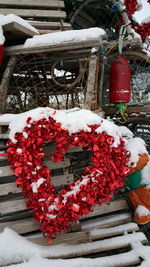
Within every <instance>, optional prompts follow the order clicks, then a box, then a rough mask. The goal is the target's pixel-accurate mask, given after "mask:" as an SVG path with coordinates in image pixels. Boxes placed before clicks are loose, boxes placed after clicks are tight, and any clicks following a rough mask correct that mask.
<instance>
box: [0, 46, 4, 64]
mask: <svg viewBox="0 0 150 267" xmlns="http://www.w3.org/2000/svg"><path fill="white" fill-rule="evenodd" d="M3 49H4V45H3V44H0V65H1V64H2V61H3Z"/></svg>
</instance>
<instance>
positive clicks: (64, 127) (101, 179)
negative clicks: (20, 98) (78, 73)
mask: <svg viewBox="0 0 150 267" xmlns="http://www.w3.org/2000/svg"><path fill="white" fill-rule="evenodd" d="M35 111H36V112H35ZM35 111H34V112H33V113H32V112H29V113H27V114H26V113H25V114H26V115H25V116H24V117H23V116H21V119H20V120H18V121H17V122H15V123H14V124H13V125H14V126H12V125H10V128H11V134H12V136H11V140H9V141H8V142H9V148H8V150H7V152H8V161H10V162H12V165H11V168H12V169H13V170H14V172H15V175H16V176H17V177H18V179H17V185H18V186H19V187H22V193H23V195H24V196H26V197H27V199H28V201H27V202H26V205H27V207H28V208H29V209H32V210H33V211H34V219H35V220H37V221H39V222H40V229H41V230H42V231H43V232H44V236H46V237H48V238H55V237H56V235H57V233H61V232H65V231H66V227H67V226H68V225H71V224H73V223H75V222H76V220H77V219H79V218H80V217H81V216H82V215H83V214H87V213H89V212H91V211H92V207H93V206H94V205H95V204H96V203H98V204H99V205H101V204H102V202H103V201H110V195H111V194H114V193H115V192H116V189H117V188H119V187H121V186H123V178H124V177H125V176H127V173H128V167H127V163H128V160H129V153H128V152H127V151H126V149H125V145H124V141H123V139H122V138H121V134H120V133H119V127H118V126H116V125H115V124H113V123H112V122H110V121H108V120H105V119H102V118H100V117H99V116H98V115H96V114H94V113H92V112H91V111H88V110H81V111H75V112H70V113H69V112H67V111H66V112H64V111H62V112H61V111H54V110H52V109H49V108H41V109H36V110H35ZM35 114H36V116H35ZM28 116H30V117H28ZM27 117H28V119H26V118H27ZM36 118H37V120H36ZM23 121H24V122H23ZM17 123H18V125H21V126H19V127H20V128H19V130H18V128H17ZM24 124H25V125H24ZM21 127H22V128H21ZM45 141H49V142H52V141H53V142H55V144H56V152H55V154H53V155H52V160H53V161H62V160H63V157H64V154H65V152H66V151H67V150H68V148H69V147H72V146H78V147H79V146H80V147H82V148H83V149H84V150H87V149H90V150H91V151H92V160H93V164H92V166H91V167H88V168H86V169H85V172H84V174H82V175H81V177H80V179H79V180H77V181H75V182H73V183H72V184H70V185H68V187H67V188H66V189H62V190H61V191H60V192H59V193H56V191H55V188H54V186H53V185H52V184H51V182H50V170H48V169H47V167H46V166H44V165H43V159H44V153H43V143H44V142H45Z"/></svg>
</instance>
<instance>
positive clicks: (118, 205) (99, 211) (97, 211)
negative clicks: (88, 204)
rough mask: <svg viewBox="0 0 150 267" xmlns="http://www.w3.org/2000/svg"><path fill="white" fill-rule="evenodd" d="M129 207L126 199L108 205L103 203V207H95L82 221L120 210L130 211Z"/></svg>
mask: <svg viewBox="0 0 150 267" xmlns="http://www.w3.org/2000/svg"><path fill="white" fill-rule="evenodd" d="M128 209H129V207H128V205H127V202H126V200H125V199H120V200H116V201H111V202H108V203H103V204H102V206H100V207H99V206H98V205H95V206H94V209H93V211H92V212H90V213H89V214H85V215H83V216H82V219H85V218H91V217H94V216H98V215H103V214H106V213H109V212H114V211H116V210H117V211H119V210H128Z"/></svg>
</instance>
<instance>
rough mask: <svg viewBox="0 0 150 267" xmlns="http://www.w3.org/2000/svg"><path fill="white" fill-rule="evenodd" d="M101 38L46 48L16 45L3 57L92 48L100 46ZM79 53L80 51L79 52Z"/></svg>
mask: <svg viewBox="0 0 150 267" xmlns="http://www.w3.org/2000/svg"><path fill="white" fill-rule="evenodd" d="M100 41H101V38H100V39H99V38H97V39H92V40H85V41H73V42H68V43H67V42H66V43H63V44H55V45H46V46H37V47H36V46H35V47H24V45H16V46H10V47H6V48H5V49H4V52H5V56H11V55H24V54H30V53H42V52H49V53H50V52H57V51H59V52H60V51H65V50H69V49H72V50H77V49H84V48H92V47H94V46H99V45H100ZM80 52H81V51H80Z"/></svg>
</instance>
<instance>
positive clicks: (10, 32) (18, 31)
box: [2, 22, 38, 39]
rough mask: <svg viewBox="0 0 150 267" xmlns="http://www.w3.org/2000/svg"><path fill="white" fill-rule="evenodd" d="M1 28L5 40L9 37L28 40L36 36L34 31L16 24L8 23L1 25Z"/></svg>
mask: <svg viewBox="0 0 150 267" xmlns="http://www.w3.org/2000/svg"><path fill="white" fill-rule="evenodd" d="M2 28H3V31H4V35H5V37H6V38H7V39H9V38H10V36H12V37H14V38H19V37H21V38H29V37H33V36H34V35H37V34H38V33H37V32H36V31H33V30H31V29H29V28H27V27H25V26H23V25H21V24H19V23H17V22H10V23H8V24H5V25H2Z"/></svg>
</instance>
